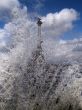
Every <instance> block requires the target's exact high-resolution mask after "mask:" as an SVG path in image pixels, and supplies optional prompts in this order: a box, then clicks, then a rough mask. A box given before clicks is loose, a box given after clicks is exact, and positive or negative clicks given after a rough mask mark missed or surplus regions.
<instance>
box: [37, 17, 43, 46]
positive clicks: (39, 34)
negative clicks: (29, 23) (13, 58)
mask: <svg viewBox="0 0 82 110" xmlns="http://www.w3.org/2000/svg"><path fill="white" fill-rule="evenodd" d="M37 25H38V37H39V44H40V45H41V43H42V39H41V25H42V21H41V19H40V18H38V22H37Z"/></svg>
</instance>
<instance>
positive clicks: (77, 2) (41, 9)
mask: <svg viewBox="0 0 82 110" xmlns="http://www.w3.org/2000/svg"><path fill="white" fill-rule="evenodd" d="M19 1H20V2H21V3H22V4H24V5H26V6H27V8H28V11H29V12H37V13H38V14H40V15H46V14H48V13H55V12H58V11H61V10H62V9H64V8H73V9H75V10H76V11H77V12H78V13H80V18H79V19H78V20H77V21H76V22H75V23H74V28H73V29H72V30H70V31H69V32H67V33H65V34H64V35H63V37H62V38H63V39H65V40H69V39H74V38H79V37H81V36H82V0H19Z"/></svg>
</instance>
